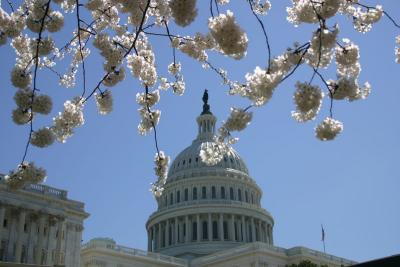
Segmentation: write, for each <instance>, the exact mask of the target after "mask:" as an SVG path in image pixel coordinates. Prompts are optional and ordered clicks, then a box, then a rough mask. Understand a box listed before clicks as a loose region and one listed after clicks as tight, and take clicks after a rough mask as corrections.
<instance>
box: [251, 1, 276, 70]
mask: <svg viewBox="0 0 400 267" xmlns="http://www.w3.org/2000/svg"><path fill="white" fill-rule="evenodd" d="M251 1H252V0H248V3H249V5H250V9H251V12H252V13H253V15H254V17H255V18H256V19H257V21H258V23H259V24H260V26H261V29H262V31H263V33H264V37H265V42H266V44H267V51H268V70H267V73H269V71H270V68H271V46H270V44H269V38H268V34H267V31H266V30H265V26H264V23H263V22H262V20H261V19H260V17H259V16H258V15H257V13H256V12H255V11H254V8H253V5H252V4H251Z"/></svg>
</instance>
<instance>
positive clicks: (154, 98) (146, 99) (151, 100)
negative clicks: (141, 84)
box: [136, 90, 160, 108]
mask: <svg viewBox="0 0 400 267" xmlns="http://www.w3.org/2000/svg"><path fill="white" fill-rule="evenodd" d="M159 101H160V91H159V90H154V91H153V92H150V93H147V94H146V93H137V94H136V102H137V103H138V104H139V105H141V106H143V107H146V108H147V107H152V106H154V105H155V104H157V103H158V102H159Z"/></svg>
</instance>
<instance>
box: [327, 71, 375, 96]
mask: <svg viewBox="0 0 400 267" xmlns="http://www.w3.org/2000/svg"><path fill="white" fill-rule="evenodd" d="M328 85H329V87H330V88H331V92H332V93H331V97H332V98H333V99H336V100H342V99H347V100H349V101H354V100H359V99H365V98H366V97H368V95H369V94H370V92H371V85H370V84H369V83H368V82H366V83H364V86H363V87H360V86H359V85H358V81H357V79H356V78H345V77H342V78H339V79H338V80H337V81H333V80H329V81H328Z"/></svg>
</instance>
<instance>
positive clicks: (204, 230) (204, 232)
mask: <svg viewBox="0 0 400 267" xmlns="http://www.w3.org/2000/svg"><path fill="white" fill-rule="evenodd" d="M207 238H208V227H207V222H206V221H204V222H203V239H207Z"/></svg>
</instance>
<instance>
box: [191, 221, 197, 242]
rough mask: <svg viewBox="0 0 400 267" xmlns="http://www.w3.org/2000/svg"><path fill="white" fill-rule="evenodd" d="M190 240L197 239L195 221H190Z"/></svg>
mask: <svg viewBox="0 0 400 267" xmlns="http://www.w3.org/2000/svg"><path fill="white" fill-rule="evenodd" d="M192 240H197V222H194V223H192Z"/></svg>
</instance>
